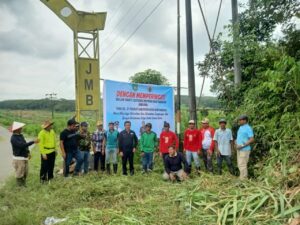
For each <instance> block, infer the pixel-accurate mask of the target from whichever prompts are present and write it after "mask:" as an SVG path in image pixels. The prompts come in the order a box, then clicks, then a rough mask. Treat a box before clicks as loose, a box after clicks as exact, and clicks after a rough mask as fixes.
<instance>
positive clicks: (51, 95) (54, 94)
mask: <svg viewBox="0 0 300 225" xmlns="http://www.w3.org/2000/svg"><path fill="white" fill-rule="evenodd" d="M45 96H46V98H48V99H49V100H50V103H51V112H52V119H54V101H53V100H54V98H56V96H57V94H56V93H50V94H45Z"/></svg>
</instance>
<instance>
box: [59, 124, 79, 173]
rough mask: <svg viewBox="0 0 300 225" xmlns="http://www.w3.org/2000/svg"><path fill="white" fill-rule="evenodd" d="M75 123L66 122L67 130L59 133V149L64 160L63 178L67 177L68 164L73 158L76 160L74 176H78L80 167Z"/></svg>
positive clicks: (68, 171)
mask: <svg viewBox="0 0 300 225" xmlns="http://www.w3.org/2000/svg"><path fill="white" fill-rule="evenodd" d="M77 136H78V133H76V121H75V120H74V119H70V120H68V123H67V128H66V129H64V130H63V131H62V132H61V133H60V149H61V154H62V157H63V158H64V160H65V170H64V176H65V177H68V176H69V173H70V164H71V162H72V160H73V158H75V159H76V166H75V170H74V175H78V174H79V172H80V169H81V165H82V162H83V160H82V157H81V153H80V151H79V149H78V145H77Z"/></svg>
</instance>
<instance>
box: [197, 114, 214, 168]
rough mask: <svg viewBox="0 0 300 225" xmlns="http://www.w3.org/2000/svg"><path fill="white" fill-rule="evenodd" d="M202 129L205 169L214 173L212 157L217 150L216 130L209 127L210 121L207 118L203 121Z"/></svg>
mask: <svg viewBox="0 0 300 225" xmlns="http://www.w3.org/2000/svg"><path fill="white" fill-rule="evenodd" d="M201 123H202V128H201V129H200V134H201V149H202V159H203V162H204V165H205V168H206V169H207V170H208V171H209V172H213V165H212V155H213V152H214V148H215V143H214V140H213V139H214V134H215V130H214V128H212V127H210V126H209V120H208V119H207V118H205V119H204V120H202V122H201Z"/></svg>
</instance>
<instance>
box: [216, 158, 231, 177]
mask: <svg viewBox="0 0 300 225" xmlns="http://www.w3.org/2000/svg"><path fill="white" fill-rule="evenodd" d="M223 159H224V160H225V161H226V164H227V166H228V169H229V172H230V173H231V174H233V166H232V162H231V156H230V155H218V156H217V164H218V172H219V174H221V173H222V163H223Z"/></svg>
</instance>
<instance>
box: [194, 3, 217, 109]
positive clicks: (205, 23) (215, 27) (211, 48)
mask: <svg viewBox="0 0 300 225" xmlns="http://www.w3.org/2000/svg"><path fill="white" fill-rule="evenodd" d="M222 3H223V0H220V4H219V9H218V14H217V18H216V22H215V26H214V31H213V36H212V37H211V36H210V33H209V30H208V26H207V21H206V19H205V16H204V13H203V10H202V6H201V3H200V1H199V0H198V4H199V7H200V11H201V15H202V18H203V22H204V25H205V28H206V32H207V36H208V39H209V42H210V48H209V53H211V52H212V51H214V50H213V41H214V38H215V33H216V29H217V26H218V22H219V17H220V12H221V6H222ZM205 78H206V76H204V77H203V82H202V86H201V90H200V95H199V100H198V107H199V106H200V102H201V97H202V94H203V89H204V84H205Z"/></svg>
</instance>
